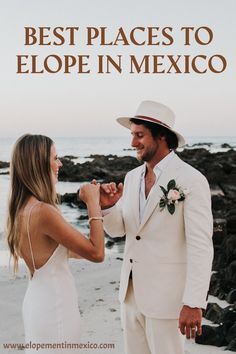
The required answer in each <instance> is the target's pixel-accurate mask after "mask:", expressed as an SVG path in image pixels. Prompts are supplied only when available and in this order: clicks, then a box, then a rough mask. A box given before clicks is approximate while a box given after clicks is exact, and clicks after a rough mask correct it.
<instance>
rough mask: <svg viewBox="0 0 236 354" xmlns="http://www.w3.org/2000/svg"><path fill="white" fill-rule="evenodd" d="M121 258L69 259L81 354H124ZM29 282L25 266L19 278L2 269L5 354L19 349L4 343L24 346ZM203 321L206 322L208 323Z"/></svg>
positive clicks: (210, 353) (194, 348)
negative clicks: (79, 320)
mask: <svg viewBox="0 0 236 354" xmlns="http://www.w3.org/2000/svg"><path fill="white" fill-rule="evenodd" d="M121 258H122V254H119V253H115V252H114V253H109V254H107V255H106V258H105V261H104V262H103V263H91V262H88V261H86V260H70V266H71V269H72V273H73V275H74V277H75V282H76V287H77V291H78V304H79V308H80V311H81V316H82V327H83V329H82V338H81V343H83V345H84V348H83V349H81V353H84V354H105V353H107V354H122V353H124V346H123V338H122V329H121V321H120V310H119V307H120V305H119V301H118V289H119V275H120V267H121V263H122V261H121ZM27 282H28V273H27V270H26V268H25V266H24V265H21V266H20V270H19V273H18V274H17V275H16V277H13V275H12V273H11V272H10V271H9V268H8V266H4V267H1V277H0V288H1V300H0V302H1V307H0V308H1V323H0V333H1V334H0V343H1V348H0V352H1V353H2V354H10V353H12V354H14V353H19V350H17V349H4V347H3V344H19V343H24V329H23V323H22V316H21V306H22V301H23V297H24V293H25V291H26V288H27ZM210 301H216V298H212V297H210ZM217 301H218V302H219V300H217ZM221 305H222V302H221ZM204 322H205V323H206V320H204ZM208 323H209V322H208ZM99 345H102V346H103V349H94V348H89V346H94V347H96V346H99ZM111 345H112V347H110V348H109V347H108V346H111ZM106 347H107V348H106ZM223 350H224V348H217V347H213V346H203V345H198V344H196V343H194V341H193V340H190V341H186V345H185V354H216V353H221V352H222V351H223ZM20 352H21V353H23V352H24V351H23V350H21V351H20ZM224 352H225V353H232V352H230V351H224ZM68 354H69V350H68Z"/></svg>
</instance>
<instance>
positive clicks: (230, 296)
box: [226, 289, 236, 304]
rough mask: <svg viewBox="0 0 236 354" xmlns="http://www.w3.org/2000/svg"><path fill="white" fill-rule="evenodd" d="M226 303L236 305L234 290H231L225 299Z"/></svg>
mask: <svg viewBox="0 0 236 354" xmlns="http://www.w3.org/2000/svg"><path fill="white" fill-rule="evenodd" d="M226 301H227V302H228V303H229V304H234V303H236V289H232V290H231V291H230V292H229V293H228V295H227V297H226Z"/></svg>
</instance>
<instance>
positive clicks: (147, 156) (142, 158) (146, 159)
mask: <svg viewBox="0 0 236 354" xmlns="http://www.w3.org/2000/svg"><path fill="white" fill-rule="evenodd" d="M156 152H157V149H150V150H148V151H146V152H145V153H144V154H143V155H142V156H139V155H138V156H137V159H138V160H139V161H143V162H149V161H151V160H152V159H153V157H154V156H155V155H156Z"/></svg>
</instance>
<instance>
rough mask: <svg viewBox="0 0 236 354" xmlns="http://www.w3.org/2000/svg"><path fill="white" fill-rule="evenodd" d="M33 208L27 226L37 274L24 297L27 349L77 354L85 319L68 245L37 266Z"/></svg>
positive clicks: (33, 351) (61, 247)
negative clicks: (69, 257)
mask: <svg viewBox="0 0 236 354" xmlns="http://www.w3.org/2000/svg"><path fill="white" fill-rule="evenodd" d="M34 205H35V204H34ZM34 205H33V207H34ZM31 210H32V208H31ZM31 210H30V212H29V218H28V223H27V229H28V238H29V245H30V250H31V257H32V262H33V266H34V275H33V277H32V278H31V279H29V284H28V288H27V291H26V294H25V297H24V301H23V321H24V327H25V344H26V351H25V352H26V353H27V354H33V353H34V354H35V353H38V354H41V353H45V354H46V353H47V354H49V353H53V354H59V353H70V354H72V353H73V354H75V353H78V352H79V340H80V333H81V326H80V323H81V320H80V312H79V308H78V303H77V291H76V287H75V281H74V277H73V275H72V274H71V272H70V269H69V265H68V253H67V249H66V248H65V247H64V246H62V245H58V246H57V248H56V249H55V251H54V252H53V254H52V255H51V257H50V258H49V259H48V261H47V262H46V263H45V264H44V265H43V266H42V267H41V268H39V269H36V268H35V262H34V256H33V252H32V246H31V239H30V234H29V220H30V214H31ZM37 345H38V350H37V349H36V346H37ZM27 346H28V349H27Z"/></svg>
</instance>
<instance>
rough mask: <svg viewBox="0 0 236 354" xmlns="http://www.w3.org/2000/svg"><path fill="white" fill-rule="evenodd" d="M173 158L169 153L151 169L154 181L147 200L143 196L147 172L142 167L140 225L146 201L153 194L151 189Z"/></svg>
mask: <svg viewBox="0 0 236 354" xmlns="http://www.w3.org/2000/svg"><path fill="white" fill-rule="evenodd" d="M173 156H174V152H173V151H171V152H170V153H169V154H168V155H166V156H165V157H164V158H163V159H162V160H161V161H160V162H158V163H157V164H156V166H154V168H153V172H154V173H155V176H156V180H155V183H154V185H153V186H152V188H151V190H150V192H149V194H148V196H147V198H146V196H145V174H146V170H147V166H146V163H145V164H144V165H143V171H142V174H141V179H140V191H139V222H140V223H141V221H142V218H143V215H144V212H145V208H146V206H147V204H148V201H149V199H150V196H151V194H152V192H153V188H154V187H155V186H156V184H157V181H158V179H159V178H160V176H161V174H162V171H163V170H164V169H165V168H166V166H167V165H168V163H169V162H170V161H171V160H172V158H173Z"/></svg>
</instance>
